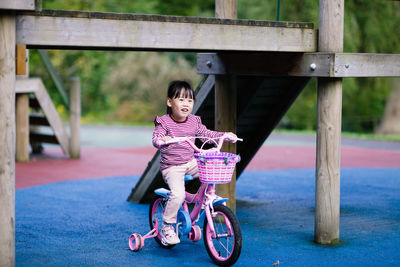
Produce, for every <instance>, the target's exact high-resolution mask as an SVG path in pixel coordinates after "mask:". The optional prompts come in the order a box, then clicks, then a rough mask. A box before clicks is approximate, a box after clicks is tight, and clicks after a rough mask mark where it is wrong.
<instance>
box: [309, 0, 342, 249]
mask: <svg viewBox="0 0 400 267" xmlns="http://www.w3.org/2000/svg"><path fill="white" fill-rule="evenodd" d="M343 24H344V0H320V1H319V26H320V30H319V42H318V50H319V51H321V52H342V51H343ZM317 101H318V104H317V106H318V118H317V156H316V159H317V162H316V171H315V172H316V173H315V176H316V183H315V227H314V241H315V242H316V243H318V244H326V245H331V244H335V243H338V242H339V218H340V150H341V122H342V79H341V78H318V100H317Z"/></svg>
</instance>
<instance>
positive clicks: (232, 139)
mask: <svg viewBox="0 0 400 267" xmlns="http://www.w3.org/2000/svg"><path fill="white" fill-rule="evenodd" d="M224 140H225V141H227V142H231V143H236V141H238V140H240V139H239V138H238V137H237V136H236V134H234V133H232V132H228V133H225V134H224Z"/></svg>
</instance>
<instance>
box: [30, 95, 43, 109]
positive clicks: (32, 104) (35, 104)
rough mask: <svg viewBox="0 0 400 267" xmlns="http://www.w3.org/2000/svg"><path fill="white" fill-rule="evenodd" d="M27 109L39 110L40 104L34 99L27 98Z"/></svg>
mask: <svg viewBox="0 0 400 267" xmlns="http://www.w3.org/2000/svg"><path fill="white" fill-rule="evenodd" d="M29 107H31V108H33V109H40V104H39V101H38V100H37V98H36V97H29Z"/></svg>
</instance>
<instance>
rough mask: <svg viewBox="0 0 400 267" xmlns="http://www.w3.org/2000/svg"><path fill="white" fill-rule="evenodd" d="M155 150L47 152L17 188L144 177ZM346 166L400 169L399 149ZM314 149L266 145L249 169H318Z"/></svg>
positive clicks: (24, 170)
mask: <svg viewBox="0 0 400 267" xmlns="http://www.w3.org/2000/svg"><path fill="white" fill-rule="evenodd" d="M155 151H156V150H155V149H154V148H152V147H142V148H83V149H82V150H81V158H80V159H68V158H65V157H64V156H63V155H62V153H61V150H59V149H58V148H52V149H47V150H45V155H46V157H37V158H33V159H32V160H31V162H27V163H16V167H15V169H16V175H15V176H16V189H21V188H26V187H31V186H35V185H41V184H48V183H53V182H60V181H68V180H77V179H89V178H99V177H111V176H124V175H140V174H142V173H143V171H144V170H145V168H146V166H147V164H148V162H149V161H150V160H151V159H152V157H153V155H154V153H155ZM341 155H342V165H341V166H342V167H371V168H375V167H376V168H396V167H400V151H399V150H381V149H369V148H359V147H348V146H344V147H342V154H341ZM315 157H316V150H315V147H314V146H263V147H261V149H260V150H259V151H258V153H257V154H256V156H255V157H254V158H253V160H252V161H251V163H250V164H249V165H248V167H247V170H272V169H297V168H314V167H315Z"/></svg>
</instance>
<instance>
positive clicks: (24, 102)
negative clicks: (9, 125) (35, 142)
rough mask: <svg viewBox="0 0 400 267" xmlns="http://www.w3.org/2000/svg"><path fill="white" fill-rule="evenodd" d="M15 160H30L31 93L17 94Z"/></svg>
mask: <svg viewBox="0 0 400 267" xmlns="http://www.w3.org/2000/svg"><path fill="white" fill-rule="evenodd" d="M15 110H16V115H15V116H16V117H15V124H16V125H15V141H16V153H15V160H16V161H18V162H27V161H29V94H17V95H16V96H15Z"/></svg>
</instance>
